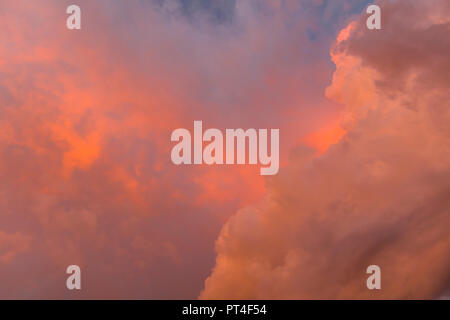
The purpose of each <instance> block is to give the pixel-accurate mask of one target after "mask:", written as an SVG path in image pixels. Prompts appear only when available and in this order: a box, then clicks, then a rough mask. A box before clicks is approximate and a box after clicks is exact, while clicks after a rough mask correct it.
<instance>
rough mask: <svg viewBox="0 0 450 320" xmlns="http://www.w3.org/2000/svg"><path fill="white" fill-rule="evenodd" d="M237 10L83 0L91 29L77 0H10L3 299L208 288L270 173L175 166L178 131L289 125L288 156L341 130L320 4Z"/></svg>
mask: <svg viewBox="0 0 450 320" xmlns="http://www.w3.org/2000/svg"><path fill="white" fill-rule="evenodd" d="M180 3H182V4H184V5H185V6H184V7H183V5H180ZM223 3H225V2H223ZM226 3H227V5H226V6H225V7H223V8H220V6H219V7H215V6H213V7H208V8H206V9H205V8H204V6H205V4H206V2H204V1H195V2H192V3H191V4H188V2H187V1H182V2H179V1H177V2H175V1H166V2H165V3H162V4H161V2H157V3H156V2H155V1H138V0H133V1H131V0H130V1H126V3H125V2H123V1H110V0H99V1H87V0H80V1H78V2H77V4H78V5H79V6H80V7H81V9H82V19H83V20H82V29H81V30H80V31H69V30H67V29H66V27H65V19H66V18H67V15H66V13H65V12H66V7H67V5H69V4H72V3H70V2H68V1H59V0H58V1H57V0H42V1H39V2H30V1H26V0H18V1H14V2H12V1H11V2H8V3H4V4H2V9H1V10H0V155H1V159H2V160H1V161H0V180H1V181H2V183H1V184H0V225H1V227H0V232H2V233H1V234H2V235H4V237H5V239H6V240H4V243H5V246H6V247H5V248H6V249H5V250H6V251H5V253H4V255H1V256H2V257H3V256H5V259H4V261H3V262H4V263H1V264H0V274H1V275H2V279H5V280H4V282H2V286H1V288H0V297H4V298H41V299H44V298H74V297H75V298H78V297H80V298H194V297H196V296H197V295H198V293H199V292H200V290H201V288H202V285H203V281H204V279H205V278H206V277H207V275H208V272H209V270H210V268H211V267H212V266H213V264H214V258H215V254H214V240H215V239H216V238H217V236H218V234H219V232H220V229H221V227H222V225H223V223H224V221H227V220H228V218H229V217H230V215H231V214H232V213H233V212H235V211H236V210H237V209H238V208H239V207H241V206H245V205H248V204H250V203H254V202H256V201H258V200H259V199H260V198H261V197H262V196H263V195H264V192H265V181H264V180H263V179H262V178H261V177H260V175H259V173H258V168H256V167H255V168H254V167H245V166H242V167H228V166H223V167H207V166H196V167H176V166H174V165H173V164H172V163H171V162H170V149H171V146H172V144H171V143H170V133H171V132H172V130H174V129H176V128H179V127H184V128H191V127H192V125H193V121H194V120H199V119H200V120H203V123H204V125H205V127H216V128H220V129H225V128H240V127H242V128H280V129H281V132H282V136H283V137H282V139H283V140H282V141H283V143H282V146H281V157H282V162H283V161H285V162H287V154H288V152H289V149H290V147H291V146H293V145H295V144H296V143H297V142H298V141H299V140H302V139H303V138H304V137H306V136H308V135H309V134H310V133H311V132H316V131H318V130H319V131H320V129H321V128H326V129H327V130H328V128H329V126H330V125H329V124H330V123H332V124H335V123H336V118H337V113H338V106H337V105H336V104H334V103H332V102H329V101H327V100H326V99H325V98H324V96H323V94H322V92H323V89H324V87H325V86H326V85H327V82H328V81H329V77H330V76H331V68H330V65H329V61H328V45H329V41H331V36H327V33H325V32H320V30H319V29H320V28H319V27H318V16H320V15H321V7H320V6H307V5H303V4H302V5H295V3H291V4H290V5H289V6H288V4H284V5H283V4H282V3H277V2H276V1H266V2H264V4H261V2H260V1H252V3H250V2H247V1H240V2H239V3H237V4H236V5H235V6H233V9H231V7H228V5H229V4H228V3H229V2H228V1H227V2H226ZM196 10H197V11H198V12H197V11H196ZM194 11H195V12H194ZM205 11H206V12H205ZM214 12H224V14H225V15H226V17H227V18H226V19H225V20H223V21H221V20H220V19H219V20H220V21H218V20H217V19H211V14H213V15H214ZM307 30H308V32H307ZM325 48H326V50H324V49H325ZM294 119H295V121H294ZM318 136H319V139H318V140H320V141H321V142H320V146H323V145H324V142H323V141H322V140H321V138H320V137H321V135H320V134H319V135H318ZM327 139H328V136H327ZM331 140H332V139H331ZM314 141H315V142H314V143H316V142H317V141H316V140H314ZM327 141H328V140H327ZM314 143H312V144H313V145H314ZM325 145H326V142H325ZM283 159H286V160H283ZM13 235H14V236H13ZM20 239H27V241H24V240H20ZM24 243H26V244H27V246H25V245H24ZM71 264H77V265H79V266H80V267H81V269H82V274H83V275H84V276H85V277H86V278H85V281H86V283H85V285H83V290H82V292H80V293H79V294H77V295H72V294H70V293H68V292H67V290H65V287H64V283H65V277H66V274H65V270H66V267H67V266H68V265H71ZM84 276H83V277H84Z"/></svg>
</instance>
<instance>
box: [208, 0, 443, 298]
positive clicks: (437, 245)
mask: <svg viewBox="0 0 450 320" xmlns="http://www.w3.org/2000/svg"><path fill="white" fill-rule="evenodd" d="M379 4H380V6H381V8H382V16H383V19H382V30H380V31H371V30H368V29H367V28H366V26H365V19H364V16H361V17H360V18H357V19H355V20H354V21H353V22H351V23H350V24H349V25H348V27H347V28H345V29H344V30H343V31H342V32H341V34H340V35H339V36H338V40H337V42H336V44H335V46H334V47H333V49H332V51H331V55H332V59H333V61H334V63H335V64H336V71H335V72H334V75H333V80H332V83H331V85H330V86H329V87H328V88H327V90H326V95H327V96H328V97H329V98H330V99H333V100H334V101H337V102H339V103H341V104H343V105H344V106H345V110H344V111H343V115H342V127H343V129H344V130H345V132H346V133H345V135H344V136H343V137H342V138H341V139H340V140H339V142H337V143H336V144H334V145H332V146H331V147H329V148H328V150H327V151H326V152H325V153H324V154H322V155H320V156H316V155H315V153H314V152H313V151H312V150H310V149H308V148H305V147H303V146H299V147H298V148H296V149H294V150H293V151H292V153H291V158H290V164H289V165H288V166H287V167H285V168H283V169H282V170H281V172H280V174H279V175H278V176H276V177H273V178H271V179H270V181H269V185H268V195H267V197H266V199H265V201H263V202H262V203H261V204H260V205H258V206H251V207H246V208H244V209H241V210H239V211H238V212H237V213H236V214H235V215H234V216H233V217H231V218H230V220H229V221H228V222H227V223H226V225H225V226H224V228H223V229H222V232H221V235H220V237H219V238H218V240H217V242H216V250H217V255H218V256H217V260H216V265H215V267H214V269H213V271H212V274H211V275H210V277H209V278H208V279H207V280H206V283H205V288H204V290H203V292H202V294H201V296H200V297H201V298H235V299H236V298H238V299H239V298H258V299H283V298H287V299H298V298H318V299H343V298H358V299H370V298H387V299H391V298H402V299H416V298H437V297H439V296H440V295H441V294H443V293H444V292H445V291H446V289H447V288H448V287H449V285H450V254H449V253H450V233H449V232H448V230H450V127H449V125H448V124H449V123H450V111H449V110H450V104H449V101H450V91H449V88H450V60H449V58H448V53H449V52H450V36H449V35H450V5H449V2H448V1H445V0H432V1H419V0H417V1H410V0H408V1H406V0H405V1H400V0H398V1H379ZM372 264H375V265H379V266H380V267H381V272H382V290H380V291H378V290H374V291H370V290H368V289H367V288H366V279H367V277H368V275H367V274H366V268H367V267H368V266H369V265H372Z"/></svg>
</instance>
